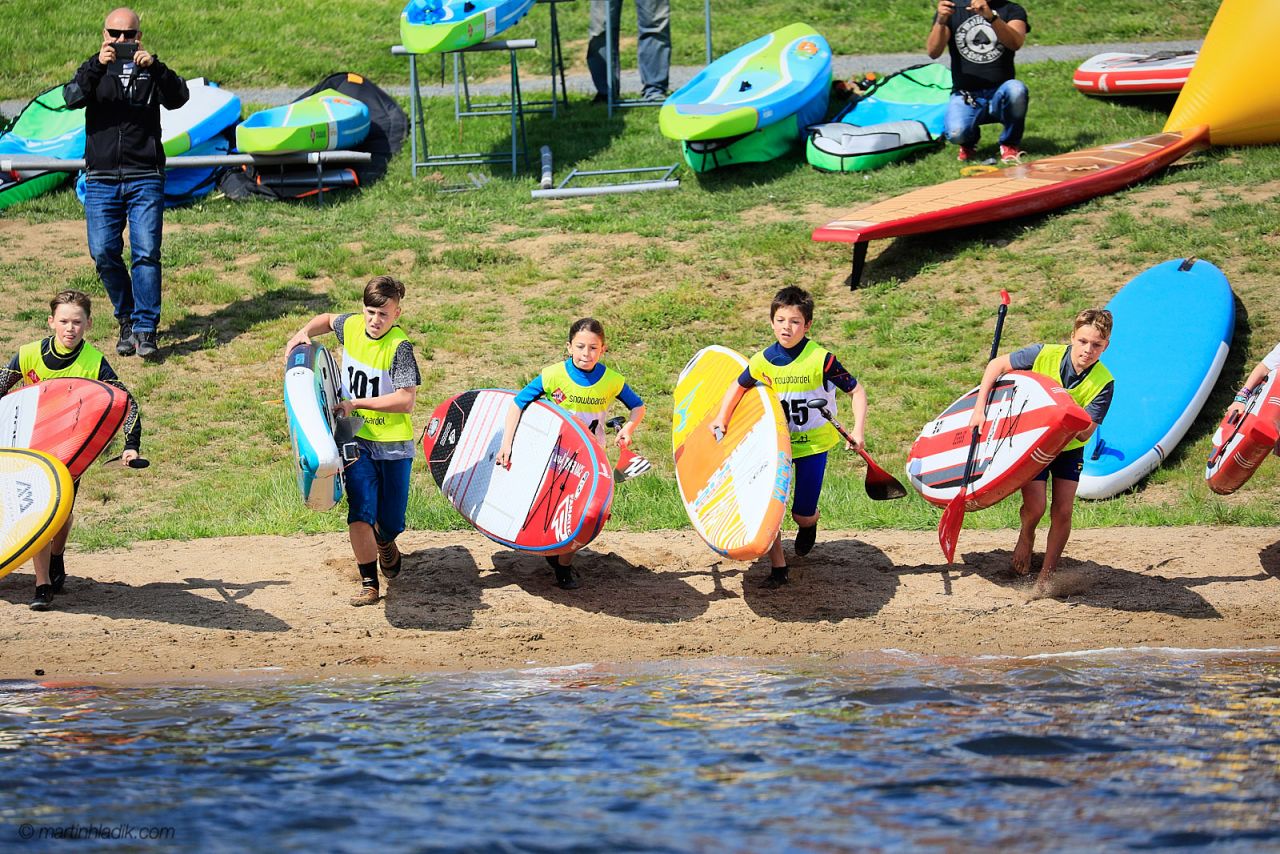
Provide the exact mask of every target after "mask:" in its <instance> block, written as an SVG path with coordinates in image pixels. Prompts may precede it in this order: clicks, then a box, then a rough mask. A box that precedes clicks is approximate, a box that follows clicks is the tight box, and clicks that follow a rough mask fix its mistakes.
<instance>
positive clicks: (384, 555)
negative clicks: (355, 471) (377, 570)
mask: <svg viewBox="0 0 1280 854" xmlns="http://www.w3.org/2000/svg"><path fill="white" fill-rule="evenodd" d="M374 466H375V468H377V470H378V514H377V515H378V524H377V526H376V527H375V528H374V531H373V535H374V539H375V540H376V542H377V546H378V563H379V564H381V566H382V574H383V575H385V576H386V577H387V578H395V577H396V576H397V575H399V574H400V549H399V548H398V547H397V546H396V537H398V536H400V534H401V533H403V532H404V525H405V514H406V513H407V512H408V508H409V474H410V472H411V471H412V470H413V460H412V459H408V460H379V461H377V462H375V463H374Z"/></svg>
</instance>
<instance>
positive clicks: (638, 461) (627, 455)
mask: <svg viewBox="0 0 1280 854" xmlns="http://www.w3.org/2000/svg"><path fill="white" fill-rule="evenodd" d="M651 468H653V464H652V463H650V462H649V461H648V460H646V459H645V458H644V457H642V456H640V455H639V454H637V453H636V452H635V451H633V450H631V449H630V448H623V449H622V450H621V451H620V452H619V453H618V464H617V465H616V466H614V468H613V480H614V483H623V482H625V481H628V480H631V478H633V477H639V476H640V475H642V474H644V473H645V472H647V471H648V470H649V469H651Z"/></svg>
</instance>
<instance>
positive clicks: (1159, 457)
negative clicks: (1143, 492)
mask: <svg viewBox="0 0 1280 854" xmlns="http://www.w3.org/2000/svg"><path fill="white" fill-rule="evenodd" d="M1107 309H1108V310H1110V312H1111V314H1112V316H1113V317H1114V319H1115V325H1114V327H1113V329H1112V333H1111V345H1110V346H1109V347H1108V348H1107V350H1106V352H1105V353H1103V354H1102V363H1103V364H1104V365H1106V366H1107V368H1109V369H1110V371H1111V373H1112V374H1113V375H1114V376H1115V380H1116V387H1115V398H1114V399H1113V400H1112V403H1111V409H1110V410H1109V411H1108V412H1107V417H1106V418H1105V419H1104V420H1103V422H1102V426H1101V427H1099V428H1098V430H1097V431H1095V432H1094V434H1093V437H1092V438H1090V440H1089V443H1088V444H1087V445H1086V446H1085V449H1084V472H1083V473H1082V474H1081V477H1080V489H1079V492H1077V493H1076V494H1077V495H1079V496H1080V497H1082V498H1110V497H1111V496H1113V495H1116V494H1118V493H1120V492H1123V491H1124V490H1126V489H1128V488H1129V487H1131V486H1133V485H1134V484H1135V483H1137V482H1138V481H1140V480H1142V478H1144V477H1146V476H1147V475H1148V474H1150V473H1151V472H1152V471H1154V470H1155V468H1156V467H1157V466H1159V465H1160V463H1161V462H1163V461H1164V458H1165V457H1166V456H1168V455H1169V452H1170V451H1172V450H1173V449H1174V447H1175V446H1176V445H1177V444H1178V442H1179V441H1180V440H1181V439H1182V437H1183V436H1184V435H1185V434H1186V432H1187V429H1188V428H1189V427H1190V426H1191V422H1192V421H1194V420H1195V418H1196V416H1197V415H1198V414H1199V413H1200V408H1201V407H1202V406H1204V402H1205V400H1206V399H1208V397H1209V392H1210V391H1211V390H1212V389H1213V385H1214V383H1215V382H1217V379H1218V375H1219V374H1220V373H1221V372H1222V365H1223V363H1224V362H1225V361H1226V359H1227V349H1228V347H1229V346H1230V344H1231V335H1232V333H1233V332H1234V331H1235V325H1236V309H1235V300H1234V298H1233V297H1232V294H1231V285H1230V284H1229V283H1228V282H1227V277H1226V276H1224V275H1223V274H1222V271H1221V270H1219V269H1218V268H1217V267H1215V266H1213V265H1212V264H1210V263H1209V262H1208V261H1195V260H1193V259H1185V260H1184V259H1178V260H1175V261H1166V262H1164V263H1163V264H1157V265H1156V266H1155V267H1152V268H1151V269H1150V270H1147V271H1145V272H1143V273H1140V274H1139V275H1138V276H1136V277H1135V278H1134V279H1133V281H1131V282H1129V284H1127V285H1125V286H1124V287H1123V288H1121V289H1120V292H1119V293H1117V294H1116V295H1115V296H1114V297H1112V298H1111V301H1110V302H1108V303H1107Z"/></svg>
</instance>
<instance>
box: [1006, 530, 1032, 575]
mask: <svg viewBox="0 0 1280 854" xmlns="http://www.w3.org/2000/svg"><path fill="white" fill-rule="evenodd" d="M1032 545H1034V541H1033V540H1031V539H1028V538H1026V537H1024V536H1022V534H1019V535H1018V544H1017V545H1016V546H1014V547H1013V560H1012V561H1010V568H1011V569H1012V570H1013V572H1014V574H1015V575H1026V574H1027V573H1029V572H1030V571H1031V547H1032Z"/></svg>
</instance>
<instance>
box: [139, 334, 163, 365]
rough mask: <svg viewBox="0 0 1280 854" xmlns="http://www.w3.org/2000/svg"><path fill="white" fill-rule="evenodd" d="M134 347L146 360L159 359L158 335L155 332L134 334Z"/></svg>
mask: <svg viewBox="0 0 1280 854" xmlns="http://www.w3.org/2000/svg"><path fill="white" fill-rule="evenodd" d="M133 346H134V347H135V348H136V349H137V351H138V355H139V356H141V357H142V358H144V359H147V360H151V359H156V358H159V357H158V356H157V355H156V354H157V353H159V352H160V350H159V348H157V347H156V334H155V333H154V332H135V333H133Z"/></svg>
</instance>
